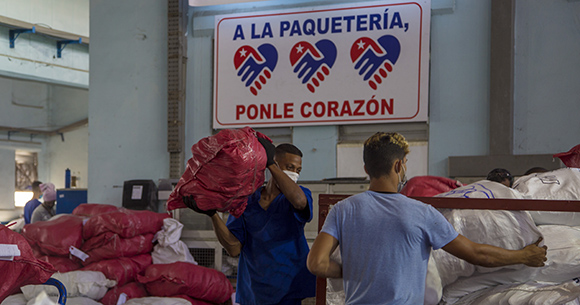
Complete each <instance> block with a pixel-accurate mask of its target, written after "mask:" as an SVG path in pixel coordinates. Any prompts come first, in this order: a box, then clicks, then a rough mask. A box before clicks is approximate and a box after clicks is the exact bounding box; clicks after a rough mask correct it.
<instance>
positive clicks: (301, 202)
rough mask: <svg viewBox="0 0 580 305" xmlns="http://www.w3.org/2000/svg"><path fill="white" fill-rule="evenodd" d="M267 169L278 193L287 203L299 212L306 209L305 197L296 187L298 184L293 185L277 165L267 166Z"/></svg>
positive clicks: (306, 201) (298, 187)
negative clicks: (279, 192) (275, 183)
mask: <svg viewBox="0 0 580 305" xmlns="http://www.w3.org/2000/svg"><path fill="white" fill-rule="evenodd" d="M268 169H269V170H270V173H272V177H274V179H275V180H276V182H277V183H278V187H279V188H280V191H281V192H282V194H284V196H285V197H286V199H288V201H290V203H291V204H292V206H293V207H294V208H295V209H297V210H299V211H301V210H304V209H305V208H307V207H308V200H307V199H306V195H304V192H303V191H302V189H301V188H300V186H298V184H296V183H294V181H292V179H290V177H288V175H286V174H285V173H284V172H283V171H282V170H281V169H280V167H278V165H277V164H275V163H274V164H271V165H268Z"/></svg>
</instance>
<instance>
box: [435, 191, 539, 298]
mask: <svg viewBox="0 0 580 305" xmlns="http://www.w3.org/2000/svg"><path fill="white" fill-rule="evenodd" d="M436 197H462V198H490V199H491V198H513V199H521V198H522V195H521V194H520V193H519V192H518V191H514V190H513V189H511V188H509V187H506V186H505V185H503V184H501V183H497V182H493V181H487V180H482V181H478V182H475V183H472V184H469V185H466V186H463V187H460V188H457V189H454V190H452V191H450V192H447V193H443V194H439V195H437V196H436ZM441 212H442V214H443V216H445V218H447V220H448V221H449V222H450V223H451V225H453V227H454V228H455V230H456V231H457V232H458V233H459V234H461V235H463V236H465V237H467V238H468V239H470V240H471V241H473V242H476V243H482V244H488V245H493V246H496V247H501V248H505V249H510V250H519V249H522V248H524V247H525V246H527V245H529V244H532V243H534V242H536V241H537V240H538V238H540V237H541V236H542V234H541V233H540V231H539V230H538V228H537V227H536V225H535V224H534V222H533V220H532V218H531V216H530V215H529V213H528V212H526V211H503V210H459V209H458V210H452V209H445V210H442V211H441ZM432 256H433V257H434V259H435V261H436V263H437V269H438V270H439V275H440V276H441V283H442V285H443V287H445V286H447V285H449V284H451V283H453V282H454V281H455V280H457V278H459V277H467V276H470V275H472V274H473V273H474V272H475V271H477V272H480V273H488V272H494V271H497V270H500V269H521V268H524V267H525V266H524V265H521V264H520V265H511V266H505V267H497V268H486V267H481V266H474V265H472V264H470V263H468V262H466V261H464V260H462V259H459V258H457V257H455V256H453V255H451V254H449V253H447V252H445V251H443V250H441V249H439V250H435V251H432Z"/></svg>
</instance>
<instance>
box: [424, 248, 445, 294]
mask: <svg viewBox="0 0 580 305" xmlns="http://www.w3.org/2000/svg"><path fill="white" fill-rule="evenodd" d="M431 252H433V251H431ZM442 295H443V285H442V284H441V276H440V275H439V271H438V270H437V263H435V259H434V258H433V254H431V255H430V256H429V263H428V264H427V277H426V278H425V300H424V305H437V304H439V301H440V300H441V297H442Z"/></svg>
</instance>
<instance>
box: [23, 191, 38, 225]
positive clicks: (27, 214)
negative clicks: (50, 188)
mask: <svg viewBox="0 0 580 305" xmlns="http://www.w3.org/2000/svg"><path fill="white" fill-rule="evenodd" d="M41 184H42V182H40V181H34V182H32V186H31V188H32V199H30V200H29V201H28V202H27V203H26V205H24V224H29V223H30V218H32V212H34V209H36V207H38V206H39V205H40V200H38V199H40V197H41V196H42V191H41V190H40V185H41Z"/></svg>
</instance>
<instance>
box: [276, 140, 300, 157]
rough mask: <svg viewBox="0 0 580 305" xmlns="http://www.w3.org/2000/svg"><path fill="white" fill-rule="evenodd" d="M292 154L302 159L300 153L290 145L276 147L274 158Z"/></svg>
mask: <svg viewBox="0 0 580 305" xmlns="http://www.w3.org/2000/svg"><path fill="white" fill-rule="evenodd" d="M286 153H288V154H293V155H297V156H299V157H300V158H302V151H300V149H299V148H298V147H296V146H294V145H292V144H290V143H282V144H280V145H278V146H276V156H281V155H282V154H286Z"/></svg>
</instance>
